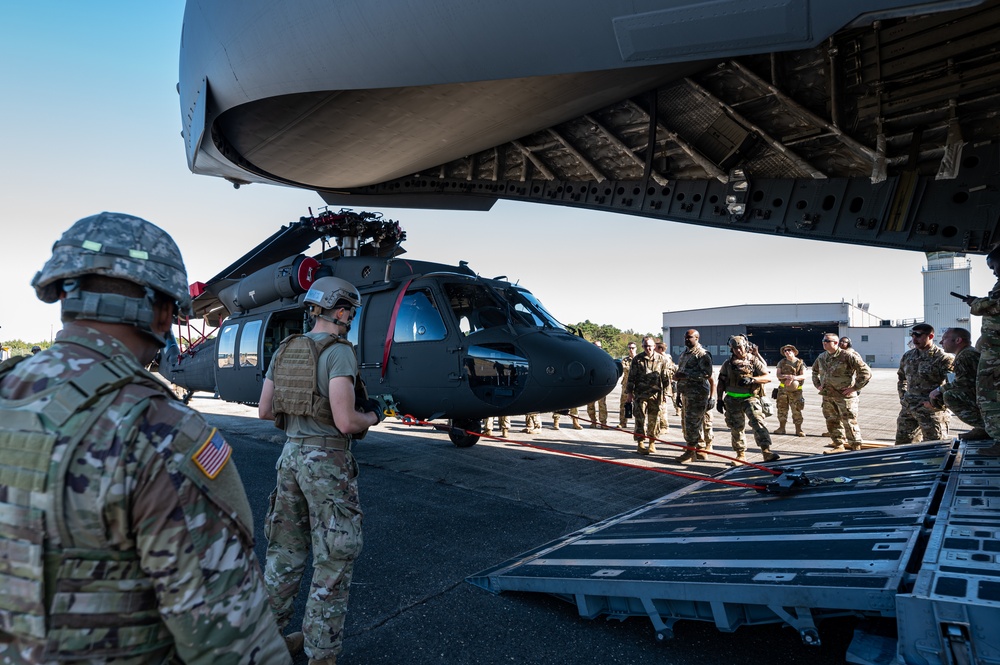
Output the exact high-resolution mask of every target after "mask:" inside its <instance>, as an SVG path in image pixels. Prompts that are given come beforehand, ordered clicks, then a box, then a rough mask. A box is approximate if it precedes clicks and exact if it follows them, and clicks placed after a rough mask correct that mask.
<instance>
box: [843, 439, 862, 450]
mask: <svg viewBox="0 0 1000 665" xmlns="http://www.w3.org/2000/svg"><path fill="white" fill-rule="evenodd" d="M845 447H846V448H847V449H848V450H861V442H860V441H854V442H852V443H848V444H847V445H846V446H845Z"/></svg>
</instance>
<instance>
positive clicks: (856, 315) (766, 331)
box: [663, 252, 980, 368]
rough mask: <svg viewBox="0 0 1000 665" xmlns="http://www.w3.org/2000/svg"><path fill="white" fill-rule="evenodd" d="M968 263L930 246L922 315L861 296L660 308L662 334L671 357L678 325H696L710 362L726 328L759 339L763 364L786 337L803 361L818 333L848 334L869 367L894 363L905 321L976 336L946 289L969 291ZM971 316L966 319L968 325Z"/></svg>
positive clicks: (964, 308) (902, 346)
mask: <svg viewBox="0 0 1000 665" xmlns="http://www.w3.org/2000/svg"><path fill="white" fill-rule="evenodd" d="M971 270H972V266H971V263H970V261H969V260H968V258H967V257H966V256H965V255H964V254H957V253H952V252H930V253H928V254H927V265H926V266H925V267H924V268H923V269H922V270H921V273H922V276H923V292H924V316H923V318H922V319H905V320H902V321H890V320H887V319H882V318H879V317H877V316H875V315H874V314H871V313H870V312H869V311H868V305H867V304H861V305H855V304H854V303H849V302H846V301H841V302H834V303H806V304H795V303H789V304H782V305H732V306H729V307H710V308H707V309H689V310H684V311H679V312H664V313H663V339H664V340H667V341H668V344H669V348H670V353H671V354H672V355H673V357H674V358H675V359H676V358H678V357H680V354H681V352H683V351H684V331H685V330H688V329H689V328H697V329H698V332H699V333H701V344H702V346H704V347H705V348H707V349H708V350H709V351H710V352H711V354H712V356H713V358H714V360H715V363H716V364H717V365H719V364H722V362H723V361H724V360H725V359H726V358H728V357H729V348H728V346H727V345H728V342H729V337H730V336H731V335H746V336H747V337H749V338H750V341H752V342H754V343H755V344H756V345H757V346H758V347H760V351H761V355H763V356H764V359H765V360H766V361H767V363H768V364H769V365H772V366H773V365H775V364H777V362H778V361H779V360H781V352H780V349H781V347H782V346H784V345H785V344H792V345H794V346H795V348H797V349H798V350H799V357H800V358H802V359H803V360H805V361H806V362H807V363H809V364H810V365H811V364H812V362H813V361H814V360H815V359H816V357H817V356H819V354H820V353H822V352H823V348H822V346H823V344H822V342H821V340H822V339H823V337H822V335H823V333H836V334H837V336H838V337H850V338H851V342H852V344H853V346H854V350H855V351H857V352H858V353H860V354H861V357H862V358H864V359H865V362H867V363H868V364H869V365H870V366H871V367H889V368H898V367H899V359H900V358H901V357H902V355H903V354H904V353H905V352H906V350H907V349H908V348H909V342H910V337H909V331H910V326H912V325H913V324H914V323H918V322H920V321H926V322H927V323H930V324H931V325H932V326H934V329H935V330H936V331H937V337H938V341H940V336H941V331H943V330H944V329H945V328H948V327H952V326H958V327H961V328H967V329H969V330H970V332H971V333H972V339H973V340H975V339H977V338H978V337H979V328H980V319H979V317H971V320H970V315H969V306H968V305H967V304H965V303H964V302H963V301H961V300H958V299H956V298H954V297H952V295H951V292H953V291H954V292H957V293H969V283H970V279H971V277H970V275H971ZM970 324H971V325H970Z"/></svg>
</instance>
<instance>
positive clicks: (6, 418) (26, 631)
mask: <svg viewBox="0 0 1000 665" xmlns="http://www.w3.org/2000/svg"><path fill="white" fill-rule="evenodd" d="M23 359H24V358H17V359H12V360H11V361H7V362H6V363H4V364H3V366H0V382H2V380H3V378H4V377H5V376H7V375H8V374H9V373H10V371H11V370H12V369H13V368H14V366H15V365H16V364H17V362H18V361H20V360H23ZM136 367H137V366H136V365H135V364H134V363H132V362H130V361H128V360H127V359H125V358H122V357H112V358H108V359H106V360H103V361H101V362H97V363H95V364H94V365H93V366H92V367H91V368H90V369H88V370H87V371H86V372H84V373H83V374H81V375H79V376H76V377H74V378H72V379H70V380H68V381H65V382H63V383H61V384H60V385H58V386H53V387H52V388H50V389H47V390H44V391H42V392H39V393H36V394H34V395H32V396H30V397H28V398H25V399H21V400H4V399H0V490H2V491H0V589H3V593H2V594H0V631H2V632H5V633H8V634H11V635H14V636H16V637H17V638H19V639H20V640H21V641H22V642H23V643H25V644H35V645H44V651H45V657H46V659H47V660H75V659H81V658H86V659H91V658H93V659H102V658H110V657H114V656H120V655H134V654H136V653H142V652H144V651H149V650H155V649H163V648H165V647H167V646H169V645H170V644H172V642H173V638H172V637H171V635H170V633H169V631H168V630H167V628H166V626H165V625H164V624H163V623H162V621H160V620H159V614H158V611H157V603H156V595H155V592H154V586H153V580H151V579H149V578H148V577H146V575H145V574H144V573H143V571H142V569H141V567H140V566H139V562H138V555H137V553H136V552H118V551H113V550H111V549H110V548H108V549H84V548H77V547H74V546H73V545H74V543H75V538H74V535H73V534H72V533H70V532H69V529H68V528H67V526H66V523H65V520H64V508H63V497H64V493H65V484H66V475H67V470H68V468H69V465H70V463H71V462H72V460H73V459H74V457H75V455H74V453H75V450H76V448H77V447H78V446H79V445H80V443H81V441H82V440H83V439H84V437H85V436H86V435H87V434H88V432H89V431H90V429H91V428H92V427H93V425H94V424H95V423H96V422H97V421H98V420H99V419H100V417H101V416H102V415H103V414H104V413H105V411H106V410H107V409H108V407H109V406H111V404H112V403H113V402H114V401H115V399H116V398H117V396H118V394H119V393H120V392H121V390H122V389H123V388H124V387H126V386H128V385H130V384H138V385H136V386H135V388H134V389H138V391H139V394H140V398H139V399H138V400H137V401H136V403H135V405H134V406H133V407H131V408H130V409H129V410H128V412H127V413H126V414H125V417H124V418H123V419H122V427H121V429H120V430H119V431H127V428H130V427H131V426H132V423H133V422H134V421H135V420H136V419H138V418H139V417H141V415H142V414H143V412H144V411H145V409H146V408H147V406H148V404H149V401H150V399H151V398H154V397H167V398H168V399H169V398H171V397H172V395H170V393H169V392H168V391H167V389H166V387H165V386H163V385H162V384H160V383H159V382H158V381H157V380H156V379H155V378H153V377H151V376H149V377H147V376H143V375H137V374H136ZM39 404H42V405H43V406H42V407H41V409H39V408H38V405H39ZM29 405H31V406H32V407H33V408H30V409H29V408H27V407H28V406H29ZM53 527H54V528H53ZM49 531H57V532H58V534H59V539H60V540H59V542H60V545H61V546H60V547H55V546H54V544H53V543H51V542H50V541H48V539H47V537H46V534H47V532H49Z"/></svg>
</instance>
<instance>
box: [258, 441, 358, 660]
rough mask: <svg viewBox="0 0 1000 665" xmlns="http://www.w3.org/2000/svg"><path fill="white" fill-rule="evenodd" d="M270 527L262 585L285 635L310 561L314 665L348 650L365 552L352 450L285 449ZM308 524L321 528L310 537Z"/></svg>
mask: <svg viewBox="0 0 1000 665" xmlns="http://www.w3.org/2000/svg"><path fill="white" fill-rule="evenodd" d="M277 471H278V482H277V486H276V487H275V489H274V491H273V492H271V499H270V507H269V508H268V511H267V517H266V518H265V520H264V537H265V538H267V560H266V563H265V565H264V583H265V585H266V586H267V594H268V598H269V600H270V603H271V609H272V610H273V611H274V614H275V618H276V619H277V623H278V628H279V630H281V631H284V629H285V628H286V627H287V626H288V622H289V621H290V620H291V618H292V602H293V601H294V600H295V597H296V596H297V595H298V592H299V584H300V583H301V581H302V574H303V572H304V571H305V563H306V557H307V556H308V555H309V549H310V547H311V548H312V558H313V575H312V583H311V585H310V588H309V595H308V597H307V598H306V610H305V615H304V617H303V619H302V632H303V634H304V635H305V638H306V646H305V648H306V653H307V654H308V655H309V656H310V658H313V659H316V660H322V659H325V658H332V657H334V656H336V655H337V654H338V653H339V652H340V648H341V645H342V644H343V632H344V618H345V615H346V614H347V594H348V591H349V590H350V585H351V576H352V574H353V571H354V560H355V559H357V557H358V554H359V553H360V552H361V546H362V543H363V539H362V536H361V523H362V513H361V505H360V503H359V501H358V466H357V463H356V462H355V461H354V457H353V456H352V455H351V453H350V452H349V451H344V450H334V449H332V448H320V447H317V446H304V445H299V444H296V443H292V442H286V443H285V447H284V449H283V450H282V451H281V457H280V458H279V459H278V465H277ZM310 524H312V525H315V528H314V529H312V530H310Z"/></svg>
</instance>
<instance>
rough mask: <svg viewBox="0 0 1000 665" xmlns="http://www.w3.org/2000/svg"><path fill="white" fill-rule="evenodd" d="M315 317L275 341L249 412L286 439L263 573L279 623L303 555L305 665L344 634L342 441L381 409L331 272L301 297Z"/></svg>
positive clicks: (350, 533)
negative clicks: (369, 394) (300, 331)
mask: <svg viewBox="0 0 1000 665" xmlns="http://www.w3.org/2000/svg"><path fill="white" fill-rule="evenodd" d="M303 302H304V304H305V305H307V306H309V308H310V314H311V315H312V316H313V317H314V318H315V324H314V325H313V327H312V329H311V330H310V331H309V332H308V333H306V334H305V335H292V336H290V337H288V338H286V339H285V340H284V341H282V343H281V346H280V347H279V348H278V351H277V353H275V355H274V359H273V360H272V362H271V366H270V367H268V369H267V376H266V378H265V379H264V386H263V389H262V390H261V395H260V406H259V413H258V415H259V416H260V417H261V418H263V419H266V420H275V419H276V422H277V424H278V426H280V427H281V428H282V429H284V430H285V435H286V436H287V437H288V440H287V441H286V442H285V446H284V448H283V449H282V451H281V457H280V458H279V459H278V465H277V471H278V479H277V486H276V487H275V489H274V491H273V492H272V493H271V499H270V508H269V510H268V512H267V517H266V519H265V522H264V535H265V536H266V537H267V541H268V544H267V562H266V565H265V569H264V579H265V581H266V583H267V590H268V595H269V596H270V600H271V608H272V610H273V611H274V613H275V615H276V616H277V619H278V625H279V626H280V627H281V628H282V629H284V628H285V627H286V626H287V625H288V623H289V621H290V620H291V618H292V602H293V601H294V600H295V597H296V596H297V595H298V593H299V586H300V584H301V581H302V575H303V573H304V571H305V565H306V558H307V557H308V554H309V551H310V549H311V550H312V558H313V575H312V583H311V585H310V588H309V595H308V597H307V599H306V611H305V616H304V617H303V619H302V632H303V633H304V634H305V651H306V653H307V654H308V655H309V663H310V664H311V665H320V664H322V665H333V663H335V662H336V657H337V654H338V653H339V652H340V649H341V646H342V644H343V639H344V619H345V615H346V614H347V595H348V592H349V590H350V584H351V576H352V574H353V571H354V561H355V559H357V557H358V554H359V553H360V552H361V546H362V535H361V525H362V513H361V505H360V502H359V499H358V465H357V462H356V461H355V460H354V456H353V455H352V454H351V442H352V439H353V437H354V435H356V434H361V435H362V436H363V433H364V432H366V431H367V430H368V428H369V427H371V426H372V425H376V424H378V423H379V422H380V421H381V420H382V417H383V410H382V408H380V406H379V404H378V403H377V402H375V400H373V399H369V398H362V397H361V396H360V395H359V394H358V393H361V394H362V395H363V394H364V393H363V391H361V390H360V383H359V382H360V380H361V379H360V377H358V376H357V373H358V361H357V359H356V358H355V355H354V348H353V347H352V345H351V343H350V342H349V341H347V333H348V331H350V329H351V321H352V320H353V319H354V314H355V312H356V311H357V309H358V308H359V307H361V296H360V295H359V294H358V290H357V289H356V288H354V286H353V285H352V284H350V283H349V282H346V281H344V280H342V279H339V278H337V277H321V278H319V279H317V280H316V281H315V282H314V283H313V284H312V286H311V287H310V289H309V291H308V292H307V293H306V295H305V297H304V298H303Z"/></svg>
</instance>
